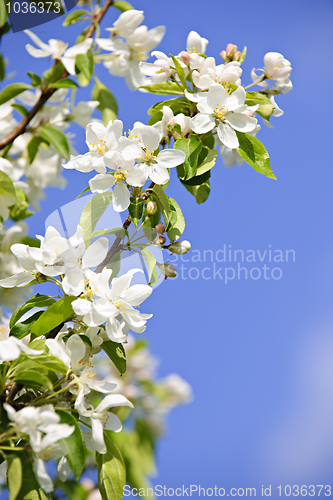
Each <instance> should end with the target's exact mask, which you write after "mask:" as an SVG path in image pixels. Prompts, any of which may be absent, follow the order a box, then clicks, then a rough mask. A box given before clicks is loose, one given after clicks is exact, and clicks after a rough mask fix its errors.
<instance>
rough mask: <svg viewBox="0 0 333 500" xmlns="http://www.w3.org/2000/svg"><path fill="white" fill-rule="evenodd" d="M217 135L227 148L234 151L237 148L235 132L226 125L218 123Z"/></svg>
mask: <svg viewBox="0 0 333 500" xmlns="http://www.w3.org/2000/svg"><path fill="white" fill-rule="evenodd" d="M217 135H218V137H219V139H220V141H221V142H222V144H224V145H225V146H226V147H227V148H231V149H236V148H238V147H239V142H238V138H237V135H236V132H235V131H234V130H233V129H232V128H231V127H230V125H228V124H227V123H222V122H220V123H219V126H218V127H217Z"/></svg>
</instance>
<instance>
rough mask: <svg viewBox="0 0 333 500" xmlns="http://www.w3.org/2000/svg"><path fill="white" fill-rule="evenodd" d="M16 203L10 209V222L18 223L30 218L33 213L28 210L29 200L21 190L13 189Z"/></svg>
mask: <svg viewBox="0 0 333 500" xmlns="http://www.w3.org/2000/svg"><path fill="white" fill-rule="evenodd" d="M15 193H16V198H17V202H16V203H15V204H14V205H12V206H11V207H10V212H9V217H10V218H11V219H12V220H15V221H20V220H23V219H26V218H27V217H30V215H32V214H33V213H34V212H31V210H28V206H29V199H28V197H27V195H26V194H25V193H24V192H23V191H22V189H21V188H16V189H15Z"/></svg>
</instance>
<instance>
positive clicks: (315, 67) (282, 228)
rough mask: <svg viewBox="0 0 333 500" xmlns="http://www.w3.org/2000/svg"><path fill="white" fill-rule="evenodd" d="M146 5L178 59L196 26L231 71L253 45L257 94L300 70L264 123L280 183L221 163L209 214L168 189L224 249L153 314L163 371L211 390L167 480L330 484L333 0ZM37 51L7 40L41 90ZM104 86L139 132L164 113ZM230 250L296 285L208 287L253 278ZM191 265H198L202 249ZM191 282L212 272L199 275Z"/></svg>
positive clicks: (47, 29) (15, 61)
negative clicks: (232, 48)
mask: <svg viewBox="0 0 333 500" xmlns="http://www.w3.org/2000/svg"><path fill="white" fill-rule="evenodd" d="M133 3H134V6H135V7H136V8H138V9H143V10H144V11H145V23H146V24H147V25H148V27H149V28H152V27H154V26H157V25H159V24H164V25H165V26H166V27H167V31H166V35H165V38H164V40H163V41H162V43H161V45H160V46H159V49H160V50H162V51H165V52H166V53H169V52H172V53H178V52H179V51H180V50H182V49H184V48H185V44H186V37H187V34H188V32H189V31H190V30H196V31H198V32H199V33H200V34H201V35H202V36H205V37H206V38H208V39H209V45H208V48H207V54H208V55H213V56H215V57H216V59H217V60H219V53H220V51H221V50H222V49H224V48H225V46H226V45H227V43H229V42H231V43H235V44H237V45H238V47H239V48H240V49H242V47H243V46H244V45H247V47H248V55H247V58H246V61H245V63H244V65H243V77H242V82H243V83H244V84H247V83H251V81H250V71H251V69H252V68H253V67H256V68H259V67H261V66H262V60H263V56H264V54H265V53H266V52H269V51H278V52H281V53H282V54H283V55H284V56H285V57H286V58H287V59H289V60H290V61H291V64H292V67H293V71H292V74H291V79H292V81H293V84H294V89H293V91H292V92H290V93H289V94H287V95H286V96H280V97H278V98H277V103H278V104H279V106H280V107H281V108H282V109H283V110H284V111H285V115H284V116H283V117H281V118H278V119H275V120H274V119H273V120H274V121H273V124H274V125H275V129H274V130H271V129H268V128H266V127H265V126H263V127H262V130H261V131H260V133H259V134H258V138H259V139H260V140H261V141H262V142H263V143H264V144H265V146H266V147H267V149H268V151H269V153H270V156H271V164H272V168H273V171H274V173H275V175H276V177H277V181H273V180H270V179H267V178H265V177H264V176H261V175H260V174H258V173H257V172H255V171H253V170H252V169H251V168H250V167H249V166H247V165H243V166H241V167H239V168H236V167H234V168H232V169H227V168H225V167H224V166H223V164H222V161H221V159H220V158H219V159H218V162H217V164H216V166H215V167H214V169H213V170H212V179H211V185H212V190H211V194H210V197H209V199H208V201H207V202H206V203H205V204H204V205H200V206H198V205H197V204H196V203H195V201H194V199H192V197H191V195H190V194H189V193H188V192H187V191H186V190H185V189H184V188H183V186H181V185H180V184H179V183H178V182H177V180H176V178H175V175H173V176H172V181H171V183H170V186H169V188H168V194H169V196H172V197H174V198H175V199H176V200H177V201H178V202H179V203H180V205H181V207H182V209H183V212H184V215H185V219H186V224H187V225H186V232H185V234H184V237H185V238H186V239H189V240H190V241H191V243H192V249H193V250H197V251H199V252H200V255H201V256H202V260H203V251H204V250H211V251H212V253H213V255H214V262H206V263H205V262H191V261H190V262H188V263H185V262H184V263H183V265H184V266H186V268H187V272H185V271H184V276H185V277H187V279H181V278H178V279H177V280H175V281H172V280H167V281H166V282H165V284H163V286H160V287H158V289H157V290H156V291H155V292H154V293H153V294H152V296H151V298H150V299H149V300H148V301H147V302H146V303H145V304H146V305H145V311H147V312H153V313H154V317H153V318H152V319H151V320H150V321H149V325H148V328H147V331H146V334H147V337H148V338H149V341H150V345H151V349H152V351H153V353H154V354H156V355H157V356H158V357H159V358H160V359H161V365H160V371H159V375H161V376H164V375H167V374H168V373H171V372H177V373H179V374H180V375H181V376H183V377H184V378H185V379H186V380H188V381H189V382H190V383H191V385H192V387H193V390H194V394H195V399H194V401H193V403H192V404H191V405H188V406H184V407H181V408H179V409H177V410H175V411H174V412H173V413H172V415H171V418H170V419H169V421H168V432H167V434H166V436H165V437H164V438H163V439H161V441H160V443H159V445H158V476H157V477H156V478H155V479H154V480H153V482H154V484H160V485H166V486H167V487H170V488H176V487H179V486H180V487H181V486H182V485H185V486H189V485H191V484H193V485H199V484H200V485H201V486H202V487H205V488H209V487H213V488H214V486H215V485H216V486H218V487H224V488H225V489H226V490H228V489H229V488H232V487H236V488H240V487H242V488H246V487H256V488H257V496H260V494H261V486H262V485H264V486H265V487H267V486H269V485H272V498H278V493H277V492H278V490H277V489H276V487H277V486H278V485H282V486H283V487H284V485H302V484H303V485H311V484H314V485H316V484H323V485H329V484H330V481H331V480H332V472H331V471H332V466H333V425H332V422H333V418H332V417H333V363H332V359H333V314H332V277H333V234H332V230H331V229H332V228H331V226H332V224H331V211H332V182H333V173H332V162H331V158H330V152H331V143H332V138H331V128H330V127H331V120H332V119H331V116H332V98H331V82H332V76H333V74H332V73H333V69H332V64H331V58H332V52H333V39H332V24H333V4H332V3H331V2H330V1H328V0H318V1H317V2H315V3H314V2H310V1H309V0H306V1H304V0H303V1H301V0H294V1H293V2H290V1H287V0H277V1H276V2H269V3H268V2H266V3H262V2H256V3H249V2H246V1H245V0H239V1H238V2H237V3H233V4H232V3H230V2H226V1H225V0H220V1H218V2H217V1H213V0H206V1H205V2H199V1H198V0H193V1H192V2H187V3H185V2H184V3H180V2H178V1H176V0H169V1H168V2H167V4H166V3H163V4H162V2H154V3H153V2H151V1H148V0H143V1H141V2H139V1H135V2H133ZM116 15H117V14H116V11H114V12H113V11H112V10H111V11H110V14H109V16H108V18H107V19H105V20H104V21H103V23H102V28H106V27H108V26H111V24H112V23H113V21H114V20H115V18H116ZM34 32H36V33H37V34H38V35H39V36H40V37H41V38H42V39H43V40H47V39H48V38H60V39H63V40H66V41H69V42H72V41H74V39H75V37H76V35H77V31H76V28H74V29H72V28H70V29H69V28H67V29H63V28H61V23H60V22H59V21H57V20H56V21H52V22H51V23H48V24H45V25H42V26H39V27H38V28H36V29H34ZM102 33H103V31H102ZM105 36H107V32H105ZM27 42H28V37H27V36H26V35H25V34H24V33H16V34H10V35H9V36H7V37H5V38H4V41H3V44H2V49H3V51H4V53H5V56H6V57H8V58H9V59H10V64H9V70H10V71H13V70H15V71H16V73H17V77H18V78H17V79H18V80H19V81H28V77H26V76H25V75H26V72H27V71H34V72H36V73H38V71H41V70H42V69H43V68H45V67H46V66H45V65H44V63H45V60H37V59H33V58H31V57H30V56H29V55H28V54H27V53H26V52H25V50H24V45H25V43H27ZM98 76H99V78H100V79H101V80H102V81H103V82H104V83H105V84H107V85H108V86H109V87H110V89H111V90H112V91H113V92H114V94H115V96H116V98H117V99H118V102H119V118H120V119H122V120H123V121H124V123H125V129H127V128H129V127H131V125H132V123H133V122H134V121H136V120H140V121H146V120H147V115H146V110H147V109H148V107H149V106H150V105H152V104H153V103H154V102H157V100H162V99H159V98H158V96H151V95H145V94H140V93H138V92H131V91H129V90H128V89H127V88H126V87H125V84H124V82H123V81H122V80H121V79H119V78H118V79H117V78H115V77H111V76H110V75H109V74H108V73H107V71H106V70H105V68H103V67H99V68H98ZM88 97H89V95H88V91H87V89H82V92H81V94H80V98H82V99H88ZM76 132H77V142H76V147H77V149H78V150H79V151H80V152H84V151H85V149H84V148H85V146H84V142H83V141H84V133H83V131H82V130H79V129H77V130H76ZM65 176H66V177H67V179H68V186H67V188H66V189H65V190H64V191H63V192H61V199H60V196H59V191H58V190H55V189H49V190H48V191H47V199H46V200H45V201H44V202H42V211H41V212H40V213H38V214H36V215H35V216H34V217H32V218H31V220H30V221H29V223H30V233H31V234H34V233H39V234H41V233H43V232H44V223H45V219H46V217H47V216H48V215H49V214H50V213H51V212H53V211H54V210H56V209H57V208H59V206H60V205H63V204H65V203H68V202H70V201H72V200H73V199H74V198H75V197H76V196H77V194H78V193H79V192H80V191H81V190H82V189H83V188H84V187H85V186H86V183H87V177H86V176H85V175H84V174H80V173H76V172H65ZM224 245H226V247H227V248H228V249H229V245H231V249H241V250H243V251H244V253H245V254H246V251H247V250H255V251H257V250H259V252H260V253H261V255H263V252H264V251H265V250H267V254H266V259H265V261H264V262H263V263H262V262H260V261H259V257H258V258H257V262H252V263H250V262H248V263H243V264H242V265H244V266H245V267H247V269H248V273H250V270H251V268H253V267H256V268H262V266H263V265H264V264H266V265H267V266H268V267H270V268H273V267H277V268H280V269H281V270H282V277H281V279H272V278H271V279H269V280H267V279H266V280H265V279H264V278H263V277H261V278H260V279H257V280H254V279H251V278H250V277H249V276H248V279H247V280H245V279H244V277H243V278H242V279H234V280H231V281H230V282H228V283H227V284H226V283H225V281H224V280H221V279H219V278H218V277H216V279H210V280H207V279H206V280H205V279H203V278H202V276H201V272H202V269H203V268H204V267H208V268H209V271H206V276H208V275H209V276H213V274H212V273H213V271H212V269H213V266H214V264H215V266H216V267H217V269H219V268H220V267H222V268H223V269H225V267H233V268H236V276H237V262H236V263H235V262H231V263H223V262H218V261H217V260H216V252H218V250H221V249H223V248H224ZM270 245H271V246H270ZM269 249H271V250H272V251H273V250H277V249H279V250H281V251H282V252H283V253H284V254H285V251H286V250H294V252H295V262H293V261H289V262H275V263H274V264H273V262H271V263H270V262H268V257H267V255H268V250H269ZM188 255H189V257H188V258H189V259H191V258H192V256H194V252H192V254H188ZM196 255H199V253H198V252H197V253H196ZM206 255H208V253H207V254H206ZM218 255H221V254H218ZM273 255H277V254H274V253H273ZM290 255H291V254H290ZM177 264H178V266H179V265H180V264H181V262H180V261H178V262H177ZM191 268H196V269H198V271H193V270H192V271H190V269H191ZM221 272H222V273H223V272H225V271H221ZM189 273H190V274H191V276H192V277H195V276H197V274H198V273H199V274H200V277H199V278H198V279H190V277H189ZM244 274H245V273H244V272H243V275H244ZM253 274H254V275H255V276H256V271H254V272H253ZM229 275H232V271H229ZM276 275H278V272H276ZM331 484H332V482H331ZM332 486H333V485H332ZM192 496H193V498H196V497H198V495H197V494H193V495H192ZM321 496H323V492H322V495H321ZM282 497H283V495H282Z"/></svg>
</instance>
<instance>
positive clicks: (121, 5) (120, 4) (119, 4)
mask: <svg viewBox="0 0 333 500" xmlns="http://www.w3.org/2000/svg"><path fill="white" fill-rule="evenodd" d="M112 7H116V9H118V10H120V12H126V11H127V10H133V9H134V7H132V5H131V4H130V3H128V2H124V1H123V0H116V1H115V2H113V3H112Z"/></svg>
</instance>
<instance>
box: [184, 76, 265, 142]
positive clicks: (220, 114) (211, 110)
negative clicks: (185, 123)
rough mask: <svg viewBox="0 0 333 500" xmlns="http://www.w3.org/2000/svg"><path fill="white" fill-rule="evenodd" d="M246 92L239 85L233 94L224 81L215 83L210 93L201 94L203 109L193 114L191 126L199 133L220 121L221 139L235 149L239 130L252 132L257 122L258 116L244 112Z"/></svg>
mask: <svg viewBox="0 0 333 500" xmlns="http://www.w3.org/2000/svg"><path fill="white" fill-rule="evenodd" d="M245 98H246V92H245V90H244V89H243V87H238V88H237V90H235V92H233V93H232V94H231V95H230V96H229V95H228V94H227V92H226V90H225V89H224V87H222V85H218V84H212V85H211V86H210V88H209V91H208V92H207V95H205V96H204V97H201V98H200V100H199V102H198V104H197V107H198V110H199V111H200V113H198V114H197V115H195V116H194V117H193V118H191V122H190V124H191V128H192V130H193V131H194V132H195V133H197V134H205V133H207V132H209V131H210V130H213V129H214V128H215V126H216V124H217V135H218V137H219V139H220V141H221V142H222V143H223V144H224V145H225V146H227V147H228V148H231V149H236V148H238V146H239V142H238V138H237V135H236V132H235V130H237V131H239V132H251V131H253V130H254V129H255V128H256V126H257V120H256V119H255V118H253V117H251V116H248V115H247V114H245V113H244V111H245V110H246V108H247V106H246V105H244V101H245Z"/></svg>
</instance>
